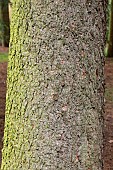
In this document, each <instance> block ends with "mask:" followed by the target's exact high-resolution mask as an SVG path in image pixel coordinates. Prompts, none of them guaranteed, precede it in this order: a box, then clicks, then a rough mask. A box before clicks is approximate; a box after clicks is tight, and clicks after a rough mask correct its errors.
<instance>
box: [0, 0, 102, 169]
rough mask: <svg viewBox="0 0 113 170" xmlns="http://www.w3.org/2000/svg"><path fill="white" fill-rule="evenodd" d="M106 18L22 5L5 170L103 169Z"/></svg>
mask: <svg viewBox="0 0 113 170" xmlns="http://www.w3.org/2000/svg"><path fill="white" fill-rule="evenodd" d="M104 14H105V13H104V9H103V6H102V1H101V0H100V1H93V2H89V1H86V0H83V1H82V3H81V1H80V0H78V1H70V0H66V1H59V0H54V1H51V0H47V1H46V0H43V1H41V0H38V1H37V0H25V1H24V0H21V1H19V0H18V1H17V0H14V2H13V14H12V16H13V17H12V20H11V22H12V25H11V39H10V55H9V63H8V79H7V88H8V90H7V102H6V118H5V135H4V148H3V156H2V168H1V169H2V170H26V169H27V170H39V169H40V170H88V169H91V170H102V157H101V156H102V144H103V135H102V126H103V115H102V114H103V93H104V87H103V85H104V84H103V82H104V78H103V66H104V55H103V47H104V27H103V21H104V20H105V18H104V17H105V16H104ZM100 16H101V17H100Z"/></svg>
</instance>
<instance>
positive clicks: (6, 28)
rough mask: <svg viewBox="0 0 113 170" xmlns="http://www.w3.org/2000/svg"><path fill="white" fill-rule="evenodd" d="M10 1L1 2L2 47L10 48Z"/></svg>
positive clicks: (2, 0) (0, 0)
mask: <svg viewBox="0 0 113 170" xmlns="http://www.w3.org/2000/svg"><path fill="white" fill-rule="evenodd" d="M8 2H9V1H8V0H0V20H1V21H0V22H1V23H0V26H1V30H0V31H1V43H2V46H5V47H8V46H9V38H10V23H9V7H8Z"/></svg>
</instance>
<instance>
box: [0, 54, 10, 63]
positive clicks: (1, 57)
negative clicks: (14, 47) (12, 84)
mask: <svg viewBox="0 0 113 170" xmlns="http://www.w3.org/2000/svg"><path fill="white" fill-rule="evenodd" d="M7 61H8V53H0V62H7Z"/></svg>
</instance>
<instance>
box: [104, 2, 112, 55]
mask: <svg viewBox="0 0 113 170" xmlns="http://www.w3.org/2000/svg"><path fill="white" fill-rule="evenodd" d="M109 3H110V4H109V5H110V9H109V25H108V27H109V28H108V40H107V41H108V42H107V44H106V47H107V48H108V49H107V57H113V0H111V1H109Z"/></svg>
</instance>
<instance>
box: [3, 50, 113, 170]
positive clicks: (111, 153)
mask: <svg viewBox="0 0 113 170" xmlns="http://www.w3.org/2000/svg"><path fill="white" fill-rule="evenodd" d="M7 51H8V48H2V47H0V52H1V53H3V52H7ZM6 77H7V62H2V63H0V151H1V149H2V138H3V130H4V120H5V118H4V112H5V96H6ZM105 83H106V85H105V87H106V95H105V98H106V101H105V114H104V119H105V125H104V155H103V158H104V170H113V58H111V59H108V58H107V59H106V62H105ZM0 162H1V152H0Z"/></svg>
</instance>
